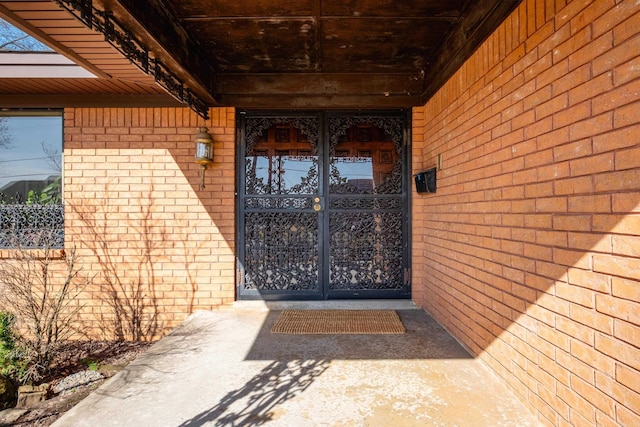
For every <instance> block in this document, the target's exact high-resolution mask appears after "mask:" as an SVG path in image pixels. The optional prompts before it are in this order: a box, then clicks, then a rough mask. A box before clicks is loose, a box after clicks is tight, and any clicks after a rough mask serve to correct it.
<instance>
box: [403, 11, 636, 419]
mask: <svg viewBox="0 0 640 427" xmlns="http://www.w3.org/2000/svg"><path fill="white" fill-rule="evenodd" d="M413 118H414V123H413V138H414V139H413V171H414V172H418V171H420V170H423V169H426V168H429V167H433V166H435V164H436V158H437V155H438V154H442V156H443V168H442V170H440V171H438V192H437V193H436V194H433V195H417V194H414V197H413V296H414V299H415V301H416V303H418V304H419V305H421V306H423V307H424V308H426V310H427V311H429V312H430V313H431V314H432V315H433V316H434V317H435V318H436V319H437V320H438V321H439V322H441V323H442V324H443V325H444V326H445V327H446V328H447V329H448V330H449V331H450V332H451V333H452V334H453V335H455V336H456V337H457V338H458V339H459V340H460V341H461V342H462V343H463V344H464V345H465V346H466V347H467V348H468V349H469V350H470V351H471V352H472V353H473V354H474V355H476V356H478V357H480V358H481V359H483V360H484V361H485V362H486V363H487V364H488V365H489V366H490V367H491V368H493V370H495V372H496V373H497V374H498V375H500V376H501V377H502V378H504V379H505V380H506V381H507V382H508V383H509V384H510V386H511V387H512V388H513V390H514V392H515V393H516V394H517V395H518V396H519V397H520V398H521V399H522V400H523V401H524V402H526V404H527V405H529V406H530V408H532V409H533V410H534V411H535V412H537V414H538V415H539V418H540V420H541V421H542V422H543V423H544V424H546V425H595V424H597V425H607V426H609V425H625V426H632V425H640V3H639V2H637V1H614V0H597V1H584V0H575V1H563V0H559V1H558V0H556V1H553V0H524V1H523V2H522V3H521V4H520V5H519V6H518V8H517V10H516V11H515V12H514V13H513V14H512V15H511V16H510V17H509V18H508V19H507V20H506V22H504V23H503V24H502V25H501V26H500V28H499V29H498V30H497V31H496V32H495V33H494V34H493V35H492V36H491V37H489V38H488V40H487V41H486V42H485V43H484V44H483V45H482V47H481V48H480V49H479V50H478V51H477V52H475V53H474V55H473V56H472V57H471V58H470V59H469V60H468V61H467V62H466V63H465V65H464V66H463V67H462V68H461V69H460V70H459V71H458V72H457V73H456V74H455V76H453V78H451V80H450V81H449V82H448V83H447V84H446V85H445V86H444V87H443V88H442V89H441V90H440V91H439V92H438V93H437V95H436V96H434V97H433V98H432V99H431V100H430V101H429V102H428V103H427V104H426V106H424V107H422V108H416V109H415V110H414V114H413Z"/></svg>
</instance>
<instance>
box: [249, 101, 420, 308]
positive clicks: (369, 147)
mask: <svg viewBox="0 0 640 427" xmlns="http://www.w3.org/2000/svg"><path fill="white" fill-rule="evenodd" d="M408 120H409V119H408V114H407V113H406V112H400V113H398V112H395V113H373V112H371V113H362V112H361V113H358V114H346V113H338V112H335V113H334V112H318V113H311V112H306V113H291V114H284V113H280V114H272V113H270V114H263V113H257V112H240V113H239V114H238V141H240V144H239V148H238V149H239V153H238V160H239V163H238V171H239V172H240V174H239V175H240V179H239V183H238V202H239V206H238V208H239V209H238V234H239V235H238V237H239V238H238V242H239V245H238V246H239V247H238V257H239V258H238V262H239V284H238V297H239V298H240V299H328V298H408V297H410V287H409V282H408V276H409V275H408V253H407V251H408V221H407V212H408V209H407V206H408V200H407V198H408V191H407V185H408V184H407V182H408V179H407V178H408V177H407V170H406V169H407V159H406V155H407V154H406V152H407V138H408V136H407V128H408V126H407V123H408Z"/></svg>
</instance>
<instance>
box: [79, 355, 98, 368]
mask: <svg viewBox="0 0 640 427" xmlns="http://www.w3.org/2000/svg"><path fill="white" fill-rule="evenodd" d="M80 362H82V364H83V365H86V367H87V369H88V370H90V371H97V370H98V369H100V362H98V361H97V360H93V359H89V358H87V357H85V358H84V359H82V360H80Z"/></svg>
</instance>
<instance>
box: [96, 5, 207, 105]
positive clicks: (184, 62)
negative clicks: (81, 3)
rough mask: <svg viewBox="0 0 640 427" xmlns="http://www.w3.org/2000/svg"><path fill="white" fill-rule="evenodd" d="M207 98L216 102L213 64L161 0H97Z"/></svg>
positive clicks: (174, 71)
mask: <svg viewBox="0 0 640 427" xmlns="http://www.w3.org/2000/svg"><path fill="white" fill-rule="evenodd" d="M95 3H96V4H100V3H101V6H100V8H102V9H103V10H105V11H108V12H111V13H113V16H114V17H115V18H116V19H117V20H118V22H119V23H120V24H122V25H123V26H124V27H126V28H127V30H128V31H130V32H131V33H132V34H135V36H136V37H138V38H139V40H140V41H141V42H142V43H144V44H145V46H146V47H147V48H149V49H150V51H152V52H153V55H154V57H156V58H158V59H160V60H161V61H162V62H163V63H164V64H165V66H167V67H168V68H169V69H170V70H171V71H172V72H173V73H175V75H176V76H177V77H178V78H180V79H181V80H182V81H183V82H184V83H185V85H186V86H187V87H188V88H189V89H190V90H191V91H193V92H194V93H195V94H197V95H198V96H200V97H201V98H202V99H203V100H204V101H206V102H208V103H210V104H215V103H216V101H215V98H214V96H213V93H214V91H213V87H214V86H215V82H214V76H215V74H214V68H213V66H212V64H211V63H210V62H209V60H208V59H207V58H206V57H205V55H204V54H203V53H202V51H201V49H200V47H199V46H198V44H197V43H195V42H194V41H193V40H192V39H191V37H190V36H189V34H188V33H187V32H186V31H185V29H184V28H183V27H182V25H181V24H180V23H179V22H178V19H177V18H176V17H175V16H173V15H172V14H171V12H170V11H169V10H168V9H167V8H166V7H165V5H164V3H163V2H161V1H160V0H103V1H100V0H97V1H95Z"/></svg>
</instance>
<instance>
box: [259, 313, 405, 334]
mask: <svg viewBox="0 0 640 427" xmlns="http://www.w3.org/2000/svg"><path fill="white" fill-rule="evenodd" d="M405 332H406V329H405V328H404V325H403V324H402V321H401V320H400V316H398V313H396V312H395V311H394V310H284V311H283V312H282V313H280V316H278V319H277V320H276V322H275V323H274V325H273V327H272V328H271V333H273V334H297V335H301V334H404V333H405Z"/></svg>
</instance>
